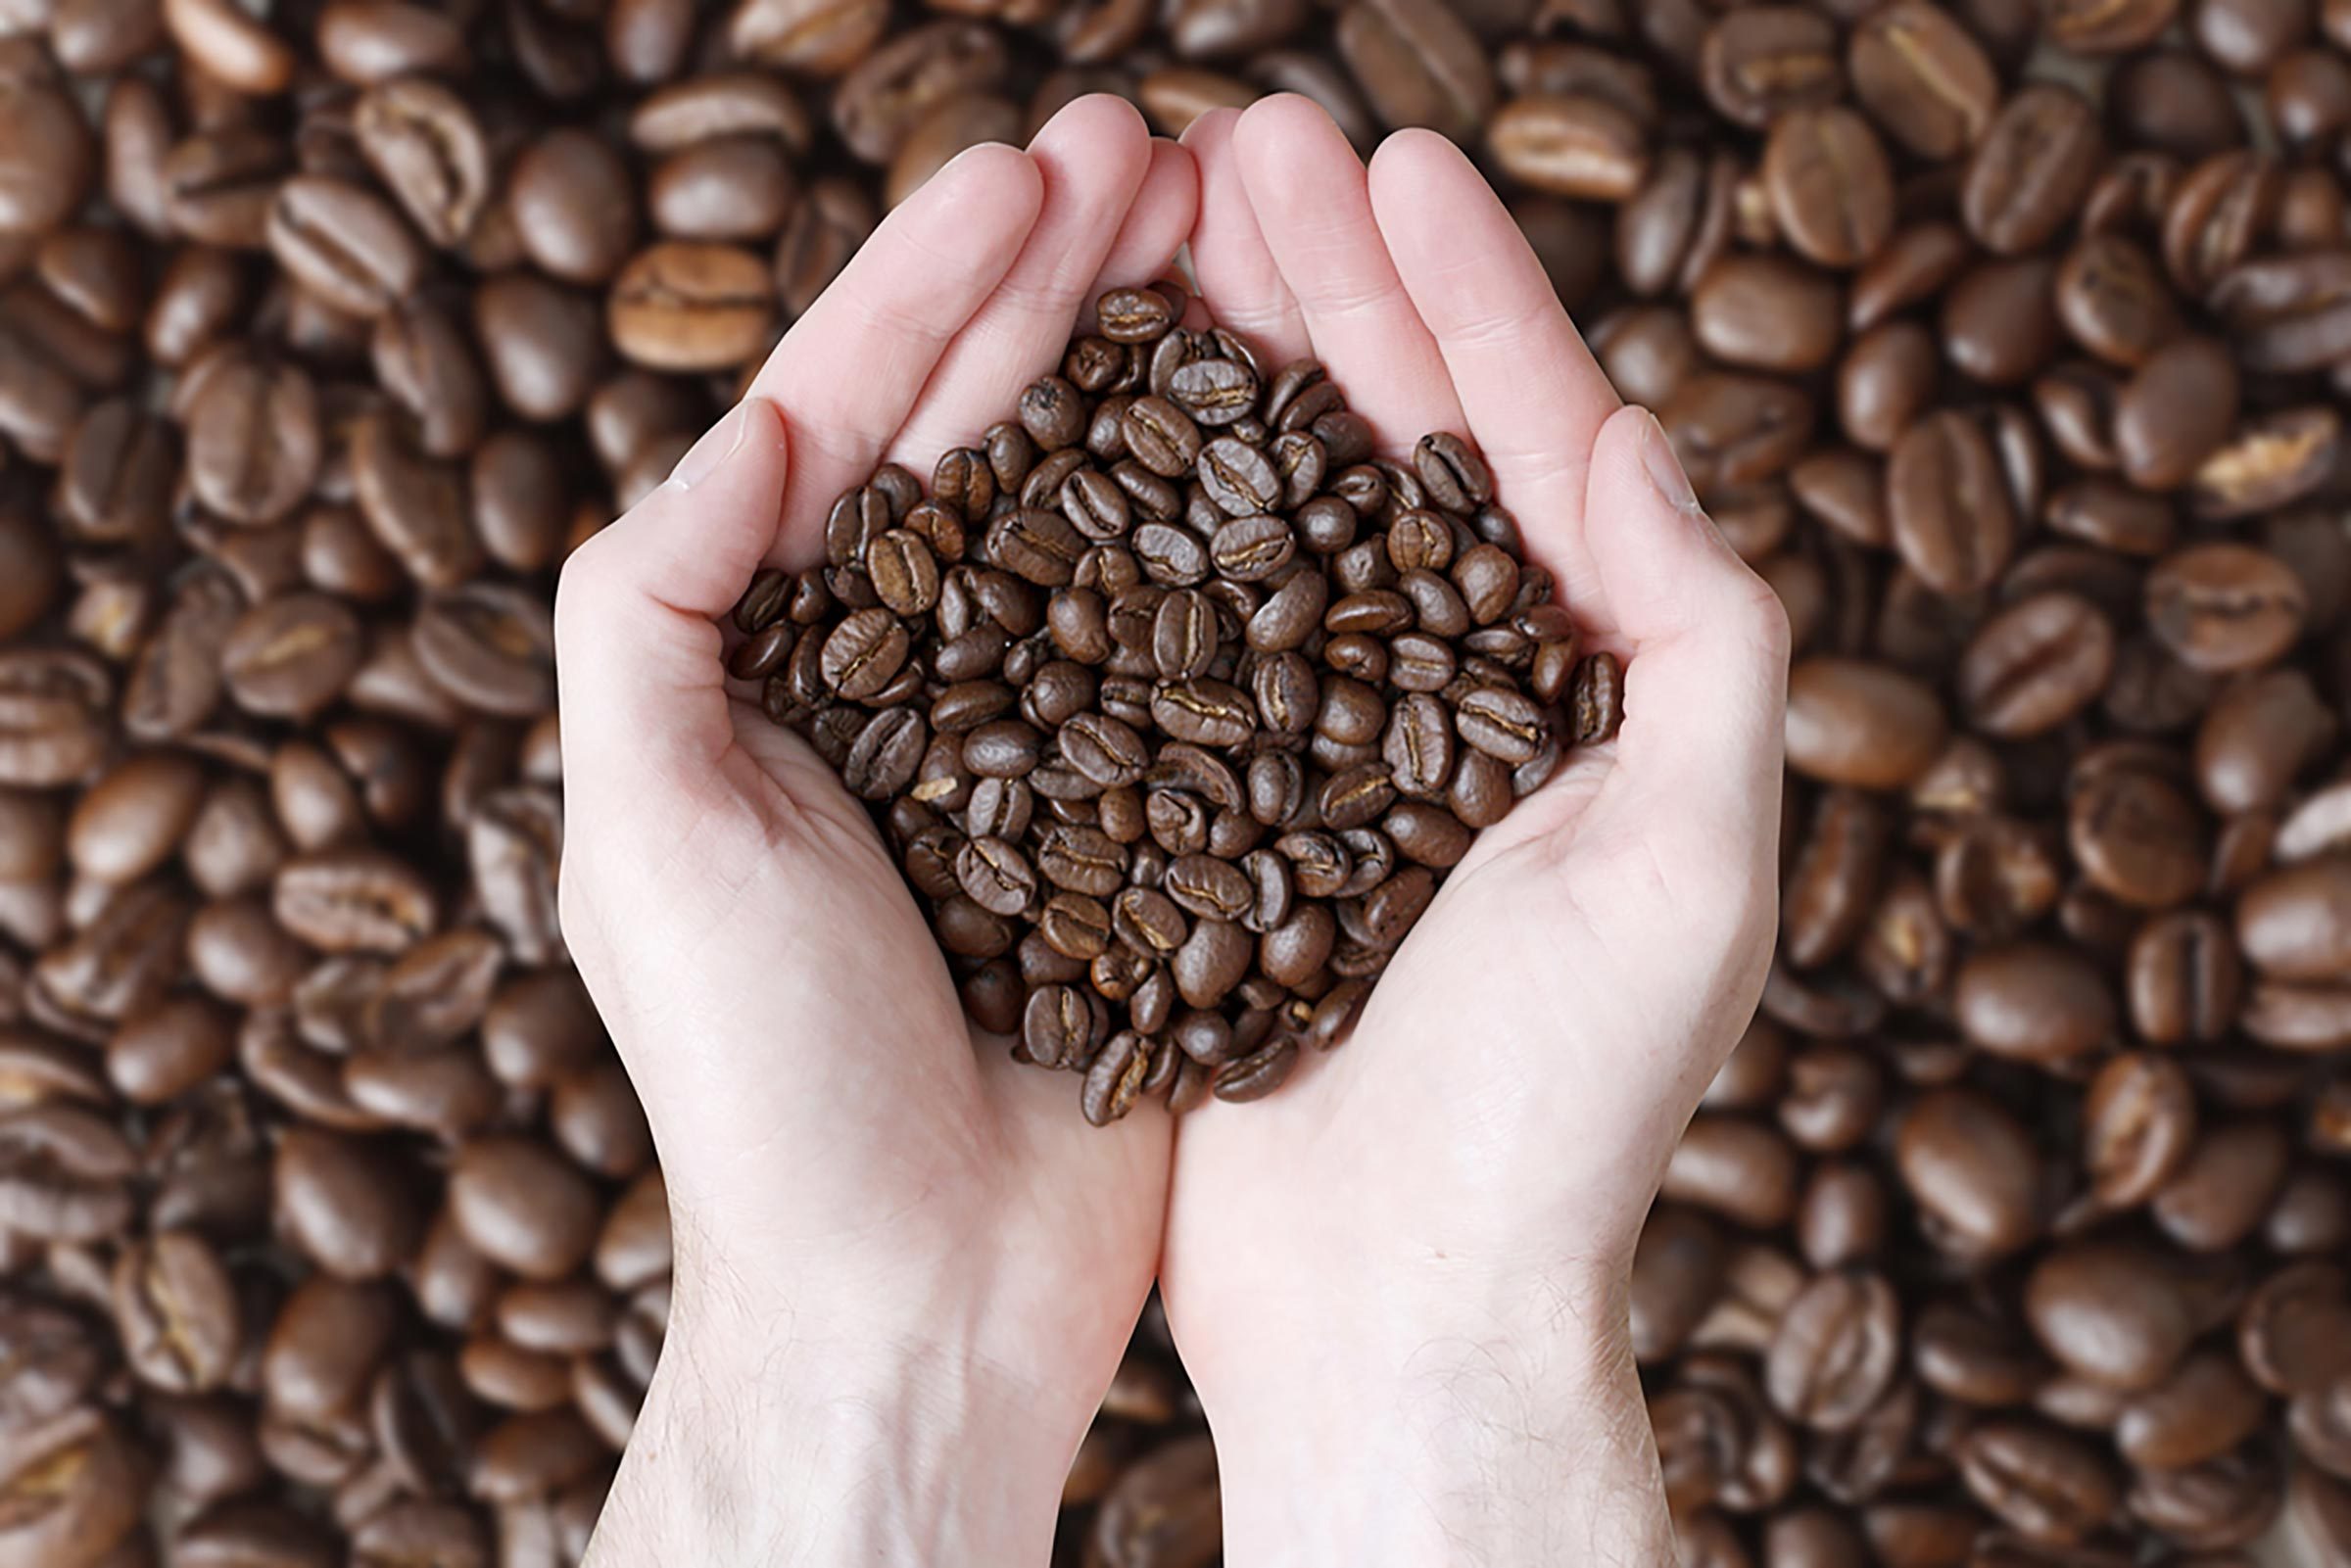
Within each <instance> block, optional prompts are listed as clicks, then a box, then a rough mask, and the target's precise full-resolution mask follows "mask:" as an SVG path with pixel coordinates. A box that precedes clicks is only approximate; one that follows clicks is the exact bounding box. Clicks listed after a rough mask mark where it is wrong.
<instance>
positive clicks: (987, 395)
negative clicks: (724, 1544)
mask: <svg viewBox="0 0 2351 1568" xmlns="http://www.w3.org/2000/svg"><path fill="white" fill-rule="evenodd" d="M1040 175H1041V177H1040ZM1195 194H1196V187H1195V184H1194V181H1193V177H1192V172H1191V168H1190V165H1189V161H1188V160H1187V159H1186V158H1185V157H1184V156H1183V155H1182V154H1181V153H1180V151H1179V150H1177V149H1176V148H1174V147H1172V146H1169V145H1167V144H1164V143H1162V144H1158V145H1156V146H1155V145H1154V144H1153V143H1152V142H1151V140H1150V138H1149V136H1148V135H1147V133H1146V131H1145V130H1144V127H1143V125H1142V122H1141V120H1140V119H1139V118H1138V117H1136V116H1135V115H1134V114H1133V112H1132V111H1131V110H1129V109H1128V108H1127V107H1126V106H1124V105H1122V104H1119V103H1117V102H1116V101H1115V100H1091V101H1088V102H1085V103H1081V104H1080V105H1078V106H1075V107H1074V108H1072V109H1071V110H1069V111H1067V112H1065V113H1064V115H1063V116H1061V117H1060V118H1059V119H1057V120H1056V121H1055V122H1054V124H1053V125H1051V126H1049V127H1047V129H1046V130H1045V131H1044V132H1042V133H1041V134H1040V136H1039V138H1038V140H1037V143H1036V144H1035V146H1034V147H1033V148H1032V151H1031V153H1030V154H1028V155H1023V154H1019V153H1015V152H1012V151H1010V150H1007V149H1002V148H988V149H981V150H978V151H977V152H975V153H974V154H972V155H970V156H968V157H967V158H966V159H964V160H962V161H960V162H959V163H958V164H957V165H955V166H952V167H951V168H949V169H948V170H947V171H945V172H943V173H942V174H941V175H939V176H938V177H937V179H936V181H935V182H934V183H933V185H931V186H930V187H928V188H926V189H925V190H924V191H922V192H920V193H918V195H917V196H915V197H914V198H912V199H910V200H909V201H908V202H907V203H906V204H905V205H904V206H903V207H901V208H900V209H899V211H898V212H897V213H895V214H892V216H891V218H890V220H889V221H888V223H886V224H885V225H884V227H883V228H882V229H881V230H880V231H878V232H877V234H876V236H875V237H874V239H873V240H872V241H871V242H870V243H869V244H868V245H867V246H866V247H865V249H864V250H863V251H862V252H860V254H859V256H858V257H857V259H856V260H855V261H853V262H852V263H851V265H850V267H849V268H848V270H847V271H846V272H845V273H844V274H843V275H842V277H841V278H840V280H839V281H838V282H837V283H836V284H835V285H834V287H833V288H832V289H831V290H830V291H828V293H827V294H826V296H825V297H824V298H823V299H822V300H820V301H819V303H818V304H817V306H816V307H815V308H814V309H811V310H810V312H809V313H808V314H807V315H806V316H805V317H803V318H802V320H801V321H800V322H799V323H797V324H796V325H795V326H794V328H793V329H792V333H791V334H790V335H789V336H788V337H787V338H786V340H785V341H784V343H783V344H782V345H780V346H779V347H778V349H777V350H776V352H775V354H774V355H773V356H771V357H770V358H769V360H768V362H767V363H766V364H765V365H764V366H763V367H762V368H761V370H760V371H759V373H758V375H757V377H756V378H755V379H754V381H753V382H752V384H751V386H750V387H749V389H748V394H747V396H746V400H745V403H744V406H743V408H742V409H741V410H740V411H739V413H738V415H737V416H736V417H738V418H744V419H745V420H746V423H745V424H744V425H743V426H741V427H740V428H743V429H745V430H749V431H751V432H753V437H752V439H751V440H749V441H746V444H745V449H744V453H743V455H742V458H741V459H740V460H731V461H730V462H729V463H727V464H726V465H725V466H724V467H723V468H722V469H720V470H719V471H718V476H717V477H714V478H712V479H711V480H709V481H708V482H706V483H702V484H698V485H696V487H695V488H693V489H691V490H689V491H687V492H685V493H683V494H675V493H671V494H657V496H656V498H655V499H654V501H652V502H649V503H648V507H650V508H652V509H651V510H648V508H640V513H641V515H639V516H634V517H632V518H631V519H627V520H624V521H623V522H622V523H621V524H620V525H618V526H616V527H615V528H614V529H613V530H610V531H608V532H607V534H606V535H604V536H602V537H600V539H599V540H597V541H594V542H591V544H590V545H589V546H586V548H584V549H583V551H582V552H581V554H580V556H579V557H577V558H575V563H574V566H573V568H572V569H571V570H570V571H569V572H567V574H566V580H565V585H564V588H565V593H564V602H563V603H562V604H561V605H559V609H558V620H559V627H558V636H559V637H560V638H561V639H562V640H563V642H564V646H563V658H562V661H561V664H562V670H563V682H564V713H565V748H566V758H567V769H566V784H567V788H568V789H569V791H570V794H571V805H572V813H573V820H574V823H575V831H574V833H573V836H572V841H571V843H570V845H569V846H568V849H567V856H566V862H565V867H564V877H563V894H564V898H565V905H566V907H565V926H566V930H567V933H568V934H569V936H570V939H571V942H572V945H573V948H574V951H575V954H576V955H577V957H578V959H579V962H580V968H581V971H582V973H583V974H584V975H585V976H586V977H587V978H588V981H589V984H590V987H591V989H592V991H593V992H594V994H595V997H596V1000H597V1002H598V1004H599V1007H600V1010H601V1011H602V1012H603V1013H604V1016H605V1018H606V1020H607V1021H608V1022H610V1023H611V1025H612V1028H613V1032H614V1035H615V1038H616V1040H617V1041H618V1042H619V1044H620V1047H621V1050H622V1053H623V1057H624V1060H626V1062H627V1064H628V1066H629V1069H630V1071H631V1074H632V1076H633V1078H634V1079H635V1081H636V1084H637V1086H638V1089H639V1091H640V1093H641V1095H642V1096H643V1098H644V1100H645V1103H646V1108H647V1113H648V1118H649V1120H650V1121H651V1123H652V1125H653V1129H654V1134H655V1137H656V1140H657V1141H658V1143H659V1144H660V1149H661V1156H662V1164H663V1168H664V1171H665V1174H666V1176H667V1178H668V1181H669V1184H670V1189H671V1194H672V1200H673V1212H676V1213H678V1214H680V1215H682V1216H692V1220H691V1222H692V1223H693V1224H694V1225H695V1227H696V1230H697V1231H698V1232H699V1235H698V1236H696V1237H688V1236H684V1235H682V1236H681V1238H680V1246H681V1248H685V1247H689V1246H694V1245H703V1244H707V1245H710V1246H711V1247H712V1249H713V1250H714V1251H715V1250H717V1248H718V1245H719V1243H718V1241H717V1240H715V1239H716V1238H723V1248H724V1253H725V1258H724V1267H725V1271H726V1272H727V1273H729V1274H731V1275H734V1276H738V1277H740V1278H742V1279H743V1282H744V1285H745V1286H746V1287H747V1290H746V1294H747V1295H749V1296H751V1297H753V1298H754V1299H759V1300H782V1301H786V1302H802V1301H805V1300H807V1296H808V1289H809V1285H810V1281H811V1278H812V1277H813V1276H815V1275H817V1274H818V1273H820V1272H825V1271H820V1270H818V1269H815V1268H813V1267H810V1266H804V1265H808V1264H812V1263H813V1262H815V1261H816V1260H818V1259H836V1260H837V1259H838V1258H839V1257H840V1255H841V1254H843V1253H844V1252H845V1253H846V1255H847V1256H848V1257H849V1259H851V1266H852V1267H854V1268H857V1269H859V1270H861V1271H862V1272H861V1274H860V1277H856V1278H851V1279H845V1280H840V1281H839V1282H838V1283H839V1287H840V1290H841V1292H842V1293H843V1296H842V1299H843V1300H844V1301H846V1302H848V1303H850V1304H852V1306H853V1305H854V1304H856V1303H858V1302H861V1301H912V1302H914V1303H916V1304H918V1305H925V1306H927V1305H931V1304H936V1303H940V1302H944V1301H948V1300H952V1299H954V1298H956V1297H966V1298H968V1297H969V1296H970V1295H971V1294H972V1290H971V1289H970V1288H969V1286H970V1284H971V1282H972V1281H973V1279H974V1278H977V1279H978V1280H981V1281H984V1283H985V1285H986V1286H987V1288H988V1289H990V1290H993V1291H995V1292H996V1293H997V1296H998V1298H999V1299H998V1300H997V1301H996V1302H995V1304H994V1307H995V1308H996V1309H997V1310H998V1311H1000V1313H1001V1315H1002V1317H1003V1319H1004V1321H1005V1322H1007V1323H1009V1324H1010V1325H1011V1328H1010V1332H1009V1333H998V1334H992V1335H991V1336H990V1338H989V1341H988V1347H987V1352H986V1354H988V1355H989V1356H990V1357H991V1358H992V1359H994V1360H996V1361H997V1362H998V1363H999V1370H1000V1371H1002V1372H1005V1373H1007V1374H1008V1375H1011V1376H1012V1377H1014V1378H1016V1379H1022V1380H1034V1381H1036V1382H1038V1383H1041V1382H1043V1381H1044V1380H1045V1379H1046V1378H1047V1377H1048V1376H1050V1377H1052V1378H1053V1379H1054V1380H1056V1381H1059V1380H1063V1379H1066V1378H1068V1377H1069V1375H1070V1372H1071V1363H1072V1362H1073V1360H1075V1361H1077V1362H1079V1363H1080V1365H1085V1366H1086V1368H1087V1370H1088V1371H1090V1372H1092V1373H1094V1374H1096V1375H1098V1376H1099V1377H1101V1378H1103V1379H1107V1377H1108V1375H1109V1372H1110V1369H1111V1367H1112V1365H1114V1364H1115V1361H1116V1357H1117V1354H1118V1352H1119V1348H1120V1347H1121V1346H1122V1345H1123V1344H1124V1341H1125V1337H1126V1333H1127V1331H1128V1327H1129V1326H1130V1324H1131V1322H1132V1320H1133V1315H1134V1313H1135V1311H1136V1310H1137V1309H1138V1308H1139V1307H1140V1305H1141V1302H1142V1298H1143V1295H1144V1293H1145V1291H1146V1290H1147V1288H1148V1284H1149V1280H1150V1274H1151V1268H1152V1265H1153V1262H1154V1260H1155V1258H1156V1251H1157V1239H1158V1234H1159V1227H1160V1221H1161V1217H1162V1213H1163V1209H1164V1202H1165V1192H1166V1181H1167V1166H1168V1128H1167V1124H1166V1121H1165V1118H1164V1117H1136V1118H1134V1120H1133V1122H1132V1124H1130V1125H1127V1126H1123V1127H1121V1128H1119V1129H1116V1130H1115V1131H1113V1132H1111V1133H1109V1134H1107V1135H1106V1134H1102V1133H1096V1132H1094V1131H1092V1130H1091V1129H1089V1128H1086V1127H1085V1126H1084V1125H1083V1124H1082V1123H1081V1122H1080V1118H1079V1117H1078V1115H1077V1105H1076V1101H1077V1098H1078V1096H1077V1090H1076V1086H1075V1084H1074V1083H1073V1082H1072V1081H1071V1080H1069V1079H1067V1078H1059V1079H1056V1078H1051V1077H1048V1076H1047V1075H1045V1074H1042V1073H1038V1072H1035V1071H1033V1070H1028V1069H1014V1068H1013V1066H1012V1064H1011V1063H1010V1062H1009V1060H1008V1057H1007V1047H1006V1042H1004V1041H1002V1040H987V1039H978V1040H976V1039H974V1038H973V1037H972V1034H971V1033H970V1031H969V1030H968V1027H967V1025H966V1022H965V1020H964V1015H963V1011H962V1008H961V1006H960V1003H959V1000H958V998H957V995H956V992H955V987H954V985H953V983H952V981H951V979H950V976H949V974H948V973H947V969H946V966H945V964H944V963H943V962H942V960H941V958H940V956H939V953H938V949H937V946H936V941H935V940H934V938H933V937H932V935H931V933H930V932H929V930H928V929H927V928H926V927H925V925H924V922H923V920H922V917H921V915H920V914H919V913H918V911H917V910H916V908H915V905H914V901H913V899H912V897H911V895H910V894H909V892H908V891H907V889H906V887H905V885H904V883H903V881H902V879H901V878H900V876H899V873H898V870H897V868H896V866H895V865H894V863H893V861H892V858H891V856H890V855H889V853H888V850H887V849H886V848H885V846H884V844H883V842H882V840H881V838H880V836H879V835H878V834H877V833H876V832H875V830H874V828H873V825H872V823H871V821H870V820H869V818H868V816H867V814H866V811H865V809H864V808H863V807H862V806H861V805H860V804H859V803H858V802H856V801H855V800H853V799H852V798H851V797H850V796H849V794H848V793H847V791H846V790H845V789H844V788H843V787H842V786H841V784H840V782H839V781H838V780H837V779H836V778H835V776H834V774H833V772H832V771H831V770H830V769H829V768H828V767H826V766H825V764H824V763H823V762H822V760H821V759H819V758H818V757H817V756H816V754H815V753H814V751H813V750H812V749H811V748H810V747H809V746H808V745H807V743H806V742H805V741H804V740H802V739H801V738H800V737H799V736H795V735H793V734H792V733H790V732H788V731H785V730H783V729H780V728H778V727H777V726H776V725H774V724H773V723H771V722H770V721H769V720H767V719H766V718H765V716H764V715H763V714H761V712H760V711H759V709H758V707H757V705H756V703H755V702H754V701H750V700H746V695H748V693H746V692H745V691H744V690H741V689H736V690H732V691H731V690H730V689H729V687H728V684H727V683H726V682H725V681H724V680H723V679H722V675H721V652H722V646H723V643H722V639H721V634H720V632H719V630H718V629H717V627H716V626H714V625H713V624H712V623H713V619H714V617H716V616H718V615H719V614H720V613H721V612H723V610H724V609H725V608H726V606H727V605H728V604H730V603H731V602H732V601H733V599H734V598H735V597H736V596H737V595H738V594H740V593H741V592H742V590H743V588H744V584H745V582H746V581H747V579H748V578H749V576H750V575H751V572H752V570H753V569H755V568H756V567H757V566H758V565H760V564H761V563H762V562H765V563H768V564H775V565H781V566H784V567H787V568H802V567H806V566H808V565H809V564H811V562H813V561H814V560H816V559H817V558H818V557H819V556H821V554H822V549H821V545H820V543H819V542H820V540H821V537H822V532H823V521H824V518H825V515H826V513H827V511H828V510H829V508H830V506H831V504H832V502H833V500H834V499H835V498H836V497H837V496H838V495H840V493H841V492H843V491H845V490H848V489H850V488H853V487H854V486H857V485H859V484H862V483H864V482H865V481H866V480H867V478H868V477H869V476H870V475H871V474H872V472H873V471H874V470H875V468H877V467H878V466H879V465H881V464H882V463H884V462H898V463H901V464H904V465H905V466H906V467H908V468H909V469H911V470H912V471H914V472H915V473H917V474H924V475H927V474H928V473H929V472H930V471H931V469H932V467H933V465H934V464H935V463H936V459H937V457H938V456H939V454H940V453H941V452H942V451H945V450H946V449H947V448H948V447H950V446H954V445H961V444H964V443H967V442H970V441H972V440H973V439H975V437H976V436H977V434H978V432H980V431H981V430H982V429H984V427H985V426H986V425H988V424H989V423H992V422H993V421H994V420H996V419H998V418H1001V417H1002V416H1003V415H1004V413H1005V411H1006V410H1007V409H1009V408H1010V407H1012V406H1013V404H1014V402H1015V400H1016V398H1017V396H1018V393H1019V390H1020V388H1021V386H1022V385H1023V384H1024V383H1025V382H1027V381H1028V380H1030V379H1032V378H1033V377H1035V376H1037V375H1039V374H1042V373H1044V372H1046V371H1047V370H1049V369H1051V368H1052V367H1053V366H1054V365H1055V364H1056V363H1057V361H1058V358H1059V356H1060V351H1061V349H1062V346H1063V345H1064V344H1065V343H1066V341H1067V340H1068V338H1069V336H1070V333H1071V331H1072V328H1073V326H1074V325H1075V323H1076V320H1077V317H1078V312H1079V310H1080V308H1081V306H1082V305H1083V304H1084V302H1086V301H1087V300H1089V299H1090V298H1091V297H1092V295H1093V293H1094V292H1095V291H1096V289H1097V288H1098V287H1099V286H1101V284H1102V282H1103V281H1104V280H1110V281H1116V282H1122V283H1133V282H1141V281H1147V280H1149V279H1150V278H1151V277H1153V276H1156V275H1157V274H1158V273H1159V272H1160V271H1161V270H1163V269H1164V268H1165V266H1166V265H1167V264H1168V262H1169V261H1170V259H1171V258H1172V257H1173V255H1174V253H1175V251H1176V248H1177V247H1178V246H1179V245H1180V244H1181V242H1182V238H1183V235H1184V233H1185V231H1186V230H1187V229H1188V228H1189V226H1190V222H1191V217H1192V213H1193V203H1194V197H1195ZM779 416H780V418H781V426H780V428H779V426H778V424H777V420H778V417H779ZM753 446H759V447H762V448H763V449H764V450H760V451H756V452H754V451H752V450H750V449H751V448H752V447H753ZM787 449H788V450H787ZM663 530H691V531H692V532H693V534H694V536H695V545H696V548H695V549H694V550H693V551H691V552H681V551H679V550H678V549H677V547H676V542H675V536H671V537H670V538H668V539H666V540H665V539H663V538H662V537H660V536H661V534H662V531H663ZM656 557H658V558H659V560H660V562H661V565H660V567H659V569H658V570H653V569H648V565H649V563H651V562H652V561H653V560H654V559H655V558H656ZM663 573H666V574H668V579H674V580H663V581H660V582H658V583H654V582H650V581H648V579H651V578H656V577H661V576H662V574H663ZM617 617H629V618H631V619H630V621H629V624H630V627H631V629H632V632H633V637H632V638H631V639H629V640H625V641H624V640H620V639H613V640H611V641H607V640H606V639H605V638H604V636H603V635H602V633H601V630H600V627H601V624H602V623H605V622H607V621H610V620H612V619H614V618H617ZM579 824H592V825H596V827H595V830H594V831H593V832H584V831H582V830H581V829H580V828H579V827H578V826H577V825H579ZM830 1272H835V1273H837V1272H838V1266H837V1263H836V1267H835V1268H834V1269H832V1270H830ZM1007 1296H1008V1297H1009V1298H1010V1299H1009V1300H1004V1299H1001V1298H1004V1297H1007ZM957 1326H958V1325H952V1324H950V1325H946V1327H947V1328H948V1329H950V1330H952V1329H954V1328H955V1327H957ZM1089 1363H1090V1364H1089ZM1097 1386H1098V1385H1097ZM1071 1439H1072V1441H1073V1442H1074V1441H1075V1433H1074V1432H1073V1433H1072V1434H1071Z"/></svg>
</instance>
